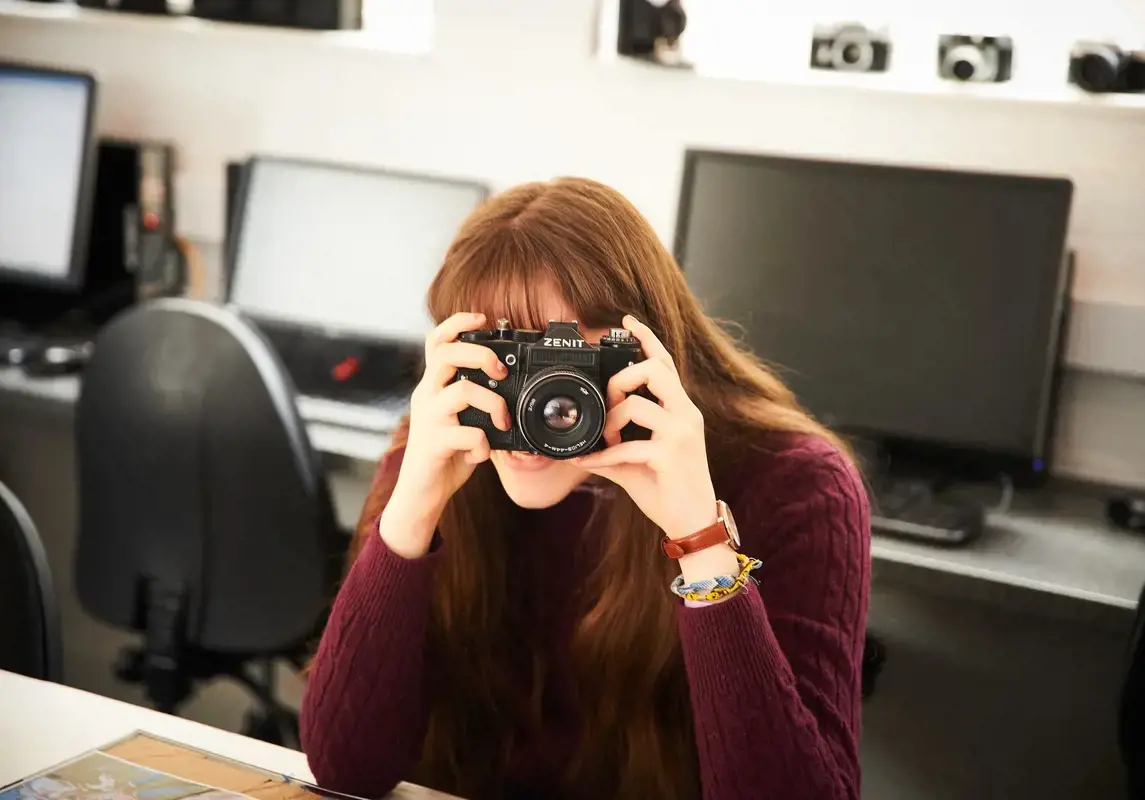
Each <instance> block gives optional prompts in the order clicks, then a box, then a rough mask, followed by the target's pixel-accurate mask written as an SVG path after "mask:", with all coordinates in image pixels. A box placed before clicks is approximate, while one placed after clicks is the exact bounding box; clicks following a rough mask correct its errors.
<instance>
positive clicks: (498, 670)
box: [351, 178, 837, 798]
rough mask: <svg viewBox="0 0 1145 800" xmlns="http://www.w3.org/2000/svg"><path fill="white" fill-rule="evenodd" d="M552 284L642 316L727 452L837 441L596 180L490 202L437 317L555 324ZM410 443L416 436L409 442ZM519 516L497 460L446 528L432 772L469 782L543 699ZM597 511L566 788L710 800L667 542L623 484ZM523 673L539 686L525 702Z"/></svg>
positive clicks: (456, 263)
mask: <svg viewBox="0 0 1145 800" xmlns="http://www.w3.org/2000/svg"><path fill="white" fill-rule="evenodd" d="M547 287H555V288H556V289H557V290H558V291H559V293H560V295H561V297H563V299H564V300H565V302H566V303H567V305H568V307H569V308H572V309H576V310H577V311H578V313H579V314H580V316H579V318H578V319H579V321H580V323H581V325H582V327H587V328H600V327H608V326H614V325H616V324H617V323H618V321H619V320H620V319H621V317H622V316H623V315H624V314H628V313H631V314H634V315H635V316H636V317H637V318H638V319H640V320H642V321H643V322H645V323H646V324H647V325H649V326H650V327H651V328H652V330H654V331H655V332H656V335H657V336H658V337H659V338H660V340H661V341H662V342H663V343H664V344H665V346H666V347H667V348H668V350H669V351H670V352H671V353H673V354H674V355H675V358H676V361H677V366H678V370H679V374H680V379H681V381H682V383H683V385H684V388H685V390H686V391H687V392H688V395H689V396H690V397H691V398H692V400H693V402H695V404H696V405H697V406H698V407H699V409H700V410H701V411H702V412H703V414H704V418H705V420H706V427H707V442H708V449H709V460H710V462H711V463H712V464H713V465H725V466H726V465H731V464H734V463H735V462H736V461H737V460H738V459H739V458H741V457H742V456H744V455H745V454H746V453H745V450H746V448H748V447H750V446H751V443H753V442H755V443H758V442H760V441H761V440H762V439H763V437H762V436H761V434H765V433H769V432H776V431H789V432H799V433H810V434H814V435H819V436H822V437H824V438H827V439H830V440H831V441H835V442H836V443H837V440H835V439H834V437H832V435H831V434H830V433H829V432H828V431H827V430H825V429H824V428H823V427H822V426H820V425H819V424H818V423H817V422H815V421H814V420H813V419H812V418H811V417H810V416H808V415H807V414H806V413H805V412H804V411H803V410H802V409H801V408H800V407H799V406H798V404H797V403H796V400H795V397H794V396H793V395H792V393H791V392H790V391H789V390H788V389H787V388H786V387H785V386H784V385H783V384H782V383H781V382H780V380H779V379H778V378H776V377H775V376H774V375H773V374H772V372H770V371H769V370H768V369H767V368H765V367H764V366H763V365H761V364H760V362H758V361H757V360H756V359H754V358H753V357H752V356H750V355H748V354H747V353H746V352H745V351H744V350H742V349H741V348H740V347H738V346H737V344H736V343H735V341H734V340H733V338H732V337H731V336H729V335H728V333H726V332H725V331H724V330H723V329H722V328H720V327H719V326H718V325H717V324H716V323H715V322H714V321H712V320H711V319H709V318H708V317H707V316H705V315H704V313H703V311H702V309H701V308H700V305H699V304H698V302H697V301H696V298H695V297H694V296H693V295H692V293H691V291H689V289H688V286H687V284H686V282H685V280H684V276H683V274H682V272H681V270H680V268H679V266H678V265H677V264H676V262H675V260H674V259H673V258H672V256H671V254H670V253H668V252H667V250H666V249H665V248H664V246H663V245H662V244H661V242H660V240H659V239H658V237H657V236H656V234H655V232H654V231H653V229H652V228H651V226H650V225H649V224H648V222H647V221H646V220H645V219H644V217H643V216H641V214H640V213H639V212H638V211H637V210H636V208H635V207H634V206H632V204H630V203H629V202H628V201H627V200H625V199H624V197H622V196H621V195H620V194H619V193H617V192H616V191H614V190H613V189H610V188H608V187H607V186H604V185H602V184H600V183H596V182H594V181H590V180H585V179H580V178H561V179H558V180H555V181H552V182H548V183H529V184H525V185H522V186H518V187H517V188H514V189H512V190H510V191H507V192H504V193H502V194H500V195H498V196H495V197H494V198H492V199H491V200H489V201H488V202H486V203H485V204H484V205H483V206H481V207H480V208H479V209H477V210H476V211H475V212H474V213H473V214H472V216H470V218H469V219H468V220H467V221H466V223H465V224H464V225H463V226H462V228H461V230H460V231H459V232H458V234H457V236H456V238H455V239H454V241H453V243H452V244H451V246H450V248H449V251H448V253H447V254H446V256H445V261H444V264H443V265H442V267H441V270H440V272H439V273H438V274H437V277H436V278H435V280H434V281H433V285H432V286H431V288H430V291H429V298H428V303H429V311H430V313H431V315H432V317H433V318H434V319H435V320H438V321H441V320H444V319H445V318H447V317H449V316H450V315H451V314H453V313H456V312H458V311H481V312H484V313H485V314H486V316H487V317H488V318H489V319H496V318H498V317H501V316H505V315H506V314H507V315H508V317H509V318H510V322H511V324H512V325H513V326H514V327H530V328H543V327H544V323H545V322H546V320H543V319H541V318H540V315H541V313H542V312H541V309H542V299H543V298H542V296H541V294H542V292H543V291H545V289H546V288H547ZM507 305H508V307H506V306H507ZM403 444H404V432H399V435H398V436H397V437H396V438H395V442H394V448H395V449H399V448H401V447H402V446H403ZM396 477H397V476H396V470H389V471H383V472H381V473H380V474H379V478H378V480H377V481H376V482H375V486H374V489H373V491H372V492H371V494H370V497H369V498H368V499H367V501H366V504H365V508H364V509H363V512H362V516H361V520H360V522H359V525H358V534H357V538H356V541H355V545H354V547H353V548H352V552H351V561H352V559H353V557H355V556H356V554H357V552H358V551H359V549H360V548H361V545H362V543H363V542H364V541H366V537H369V536H372V535H375V531H374V528H373V526H372V525H371V523H372V522H373V521H374V520H376V518H377V516H378V514H380V513H381V511H382V509H383V508H384V507H385V504H386V502H387V501H388V499H389V496H390V493H391V492H392V490H393V484H394V481H395V480H396ZM717 481H718V478H717ZM517 513H518V512H517V510H516V507H515V506H514V505H513V504H512V502H511V501H510V500H509V499H508V497H507V496H506V495H505V493H504V492H503V491H502V490H501V486H500V482H499V480H498V478H497V475H496V472H495V471H494V469H493V467H492V466H491V465H490V464H488V463H487V464H484V465H482V466H480V467H478V469H477V470H476V472H475V473H474V475H473V477H472V478H471V479H470V480H469V482H468V483H467V484H466V485H465V486H464V487H463V488H462V490H461V491H459V492H458V493H457V494H456V495H455V496H454V497H453V499H452V500H451V501H450V503H449V505H448V507H447V508H446V511H445V514H444V516H443V518H442V520H441V522H440V524H439V531H440V533H441V536H442V537H443V539H444V540H445V541H447V542H448V543H449V544H448V546H447V547H444V548H443V549H442V552H441V557H442V560H443V563H442V565H441V569H440V570H439V571H438V572H437V577H436V585H435V587H434V608H433V615H432V625H431V633H430V641H429V642H428V650H429V654H430V657H429V659H428V661H429V663H430V664H431V669H432V670H434V672H432V673H431V674H430V679H431V680H432V685H433V688H434V693H433V696H432V708H431V716H430V725H429V729H428V734H427V736H426V740H425V744H424V749H423V760H422V765H421V769H420V770H419V775H418V776H416V777H417V778H418V779H419V780H421V781H422V782H425V783H429V784H430V785H434V786H437V787H439V788H443V789H446V790H450V791H454V792H458V793H462V794H464V795H466V796H475V795H483V794H485V793H489V792H495V791H496V789H495V787H496V781H497V779H498V776H499V772H500V770H501V768H502V767H503V766H504V764H505V761H506V759H507V757H508V754H509V753H510V752H511V751H512V749H513V747H514V743H515V741H516V740H517V737H519V736H521V735H522V733H523V731H524V730H525V723H526V720H527V718H528V715H529V714H535V713H537V707H538V706H539V698H540V696H541V690H542V687H541V685H540V676H541V674H543V673H542V669H541V665H540V664H539V662H538V661H537V657H536V656H535V655H532V654H529V653H528V652H527V651H522V642H523V641H524V638H523V636H522V635H521V630H522V628H521V621H520V620H519V619H517V617H516V614H515V608H517V605H516V604H515V603H513V602H512V600H513V598H512V597H511V594H510V593H511V591H512V589H511V586H510V584H511V581H510V580H509V578H510V576H511V575H514V574H516V575H520V574H522V573H524V572H526V570H525V569H524V565H517V564H515V563H514V561H513V559H514V554H513V549H512V548H510V547H508V546H507V544H506V539H507V538H508V536H507V531H510V530H512V528H513V525H514V524H515V515H516V514H517ZM594 519H595V520H596V522H595V524H596V525H598V526H600V533H601V535H600V536H599V537H596V536H594V539H595V540H599V541H601V542H603V545H602V547H603V552H602V554H601V556H600V560H599V563H598V565H597V566H596V568H595V570H594V571H593V573H592V575H591V577H590V580H589V583H588V585H587V587H586V589H587V592H586V595H585V596H586V598H587V599H586V602H585V606H584V612H583V615H582V616H581V618H580V621H579V623H578V625H577V627H576V630H575V634H574V637H573V641H572V653H573V659H574V665H575V668H576V671H577V677H578V687H579V691H580V697H579V700H580V704H581V707H582V708H583V709H584V725H583V730H582V736H581V749H580V752H579V754H578V757H577V758H576V759H575V760H574V763H573V764H571V765H570V769H569V775H568V786H567V787H566V788H567V789H569V790H570V791H572V792H574V793H575V794H576V795H577V796H589V794H590V793H592V794H599V795H601V796H609V797H613V796H621V797H664V798H685V797H696V796H698V795H699V783H698V776H697V759H696V745H695V742H694V738H693V729H692V720H691V708H690V705H689V697H688V686H687V680H686V676H685V673H684V664H683V657H682V654H681V651H680V641H679V636H678V633H677V629H676V616H675V609H676V605H677V601H676V600H675V599H674V598H673V597H672V596H671V594H670V593H668V592H667V591H665V586H666V585H667V584H668V583H669V582H670V581H671V579H672V578H673V577H675V575H674V573H673V567H672V565H671V564H670V563H668V561H667V560H666V559H664V558H663V557H662V556H661V555H660V553H659V541H660V538H661V536H662V534H661V532H660V531H659V530H658V529H657V528H656V527H655V526H654V525H653V524H652V523H651V522H650V521H649V520H648V519H647V518H646V517H645V516H644V515H643V514H642V513H641V512H640V510H639V508H637V507H636V505H635V504H634V503H633V502H632V501H631V500H630V499H629V498H628V497H627V496H626V495H625V494H624V493H623V492H618V493H617V494H616V497H615V499H614V500H613V501H612V505H611V506H610V507H609V508H608V513H607V514H599V515H596V516H595V517H594ZM522 687H527V688H528V691H526V692H524V694H525V696H527V697H531V698H532V702H530V703H526V704H524V705H522V704H521V703H520V701H519V699H518V698H520V697H521V696H522ZM411 777H413V776H411Z"/></svg>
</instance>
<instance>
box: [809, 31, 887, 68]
mask: <svg viewBox="0 0 1145 800" xmlns="http://www.w3.org/2000/svg"><path fill="white" fill-rule="evenodd" d="M890 53H891V40H890V37H889V36H888V35H887V34H886V32H884V31H876V30H871V29H869V28H866V27H864V26H863V25H859V24H857V23H853V22H851V23H845V24H843V25H819V26H816V28H815V34H814V36H813V37H812V39H811V67H812V68H813V69H833V70H840V71H843V72H886V70H887V66H888V63H889V61H890Z"/></svg>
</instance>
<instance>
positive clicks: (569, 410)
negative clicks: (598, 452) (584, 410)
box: [541, 397, 580, 433]
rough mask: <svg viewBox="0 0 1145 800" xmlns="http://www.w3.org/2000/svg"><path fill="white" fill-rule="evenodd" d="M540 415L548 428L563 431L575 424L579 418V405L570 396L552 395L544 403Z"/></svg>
mask: <svg viewBox="0 0 1145 800" xmlns="http://www.w3.org/2000/svg"><path fill="white" fill-rule="evenodd" d="M541 416H543V417H544V419H545V424H546V425H548V426H549V429H550V430H554V431H560V432H561V433H564V432H565V431H567V430H569V429H571V428H572V427H573V426H574V425H576V422H577V420H578V419H579V418H580V406H578V405H577V404H576V400H573V399H572V398H571V397H554V398H552V399H551V400H549V401H548V402H547V403H545V409H544V411H542V412H541Z"/></svg>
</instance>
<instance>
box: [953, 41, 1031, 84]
mask: <svg viewBox="0 0 1145 800" xmlns="http://www.w3.org/2000/svg"><path fill="white" fill-rule="evenodd" d="M1013 62H1014V43H1013V41H1012V40H1011V39H1010V37H1009V36H953V35H951V36H940V37H939V39H938V75H939V77H940V78H945V79H946V80H950V81H973V82H974V83H1002V82H1003V81H1008V80H1010V73H1011V70H1012V68H1013Z"/></svg>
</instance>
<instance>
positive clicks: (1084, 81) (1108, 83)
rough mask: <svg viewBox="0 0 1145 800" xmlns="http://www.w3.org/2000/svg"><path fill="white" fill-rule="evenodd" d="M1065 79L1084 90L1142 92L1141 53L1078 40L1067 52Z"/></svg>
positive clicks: (1144, 84) (1143, 59)
mask: <svg viewBox="0 0 1145 800" xmlns="http://www.w3.org/2000/svg"><path fill="white" fill-rule="evenodd" d="M1069 80H1070V83H1075V84H1077V85H1078V86H1079V87H1081V88H1082V89H1084V90H1085V91H1087V92H1145V53H1134V52H1129V51H1126V50H1122V49H1121V48H1120V47H1118V46H1117V45H1114V44H1109V43H1107V42H1078V43H1077V44H1076V45H1074V48H1073V51H1072V52H1071V53H1070V58H1069Z"/></svg>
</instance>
